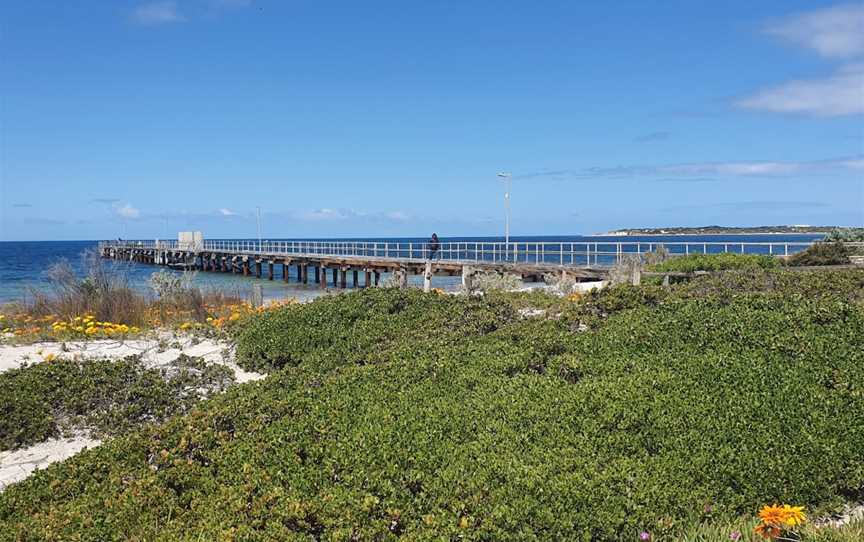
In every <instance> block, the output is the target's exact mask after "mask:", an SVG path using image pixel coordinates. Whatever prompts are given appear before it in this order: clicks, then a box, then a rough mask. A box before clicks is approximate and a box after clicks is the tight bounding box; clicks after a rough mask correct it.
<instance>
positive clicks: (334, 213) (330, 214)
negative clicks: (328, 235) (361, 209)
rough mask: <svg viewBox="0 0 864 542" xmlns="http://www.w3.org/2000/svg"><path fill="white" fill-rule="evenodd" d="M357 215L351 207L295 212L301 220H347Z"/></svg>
mask: <svg viewBox="0 0 864 542" xmlns="http://www.w3.org/2000/svg"><path fill="white" fill-rule="evenodd" d="M356 216H357V212H356V211H353V210H351V209H329V208H323V209H315V210H312V211H299V212H298V213H296V214H295V217H296V218H299V219H301V220H347V219H349V218H354V217H356Z"/></svg>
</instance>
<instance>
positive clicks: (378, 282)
mask: <svg viewBox="0 0 864 542" xmlns="http://www.w3.org/2000/svg"><path fill="white" fill-rule="evenodd" d="M380 283H381V273H380V272H378V271H375V286H378V285H379V284H380Z"/></svg>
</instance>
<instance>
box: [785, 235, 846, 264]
mask: <svg viewBox="0 0 864 542" xmlns="http://www.w3.org/2000/svg"><path fill="white" fill-rule="evenodd" d="M850 254H851V250H850V249H849V248H848V247H847V246H846V245H844V244H843V243H842V242H840V241H831V242H818V243H813V244H812V245H810V246H809V247H807V249H806V250H802V251H801V252H798V253H795V254H793V255H792V256H790V257H789V259H788V260H787V263H788V264H789V265H791V266H807V265H846V264H848V263H849V262H850V260H849V255H850Z"/></svg>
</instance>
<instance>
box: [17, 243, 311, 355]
mask: <svg viewBox="0 0 864 542" xmlns="http://www.w3.org/2000/svg"><path fill="white" fill-rule="evenodd" d="M83 260H84V267H85V276H84V277H83V278H82V277H79V276H78V275H76V273H75V272H74V270H73V269H72V267H71V266H70V265H69V263H68V262H65V261H61V262H58V263H56V264H54V265H52V266H51V268H50V269H49V270H48V272H47V279H48V284H49V287H48V288H47V289H46V290H45V291H33V292H31V295H30V299H29V301H27V302H21V303H12V304H8V305H6V306H2V307H0V333H2V335H0V341H6V342H15V343H28V342H37V341H79V340H85V339H117V340H125V339H129V338H133V337H136V336H139V335H140V334H141V333H143V332H147V331H152V330H155V329H164V328H173V329H176V330H180V331H188V330H197V331H200V332H211V333H219V332H222V331H225V330H227V328H229V327H231V326H232V325H233V324H234V323H235V322H237V321H238V320H240V319H241V318H242V317H244V316H246V315H249V314H252V313H254V312H260V311H264V310H267V309H272V308H276V307H279V306H282V305H284V304H291V303H295V301H294V300H285V301H281V302H277V303H271V304H270V305H268V307H267V308H265V307H253V306H252V305H251V304H250V303H249V302H248V301H245V300H244V299H243V296H241V295H240V294H239V293H237V292H235V293H231V292H225V291H222V290H211V291H202V290H201V289H200V288H198V287H197V286H195V284H194V273H183V274H178V273H172V272H166V271H159V272H156V273H153V275H152V276H151V279H150V286H151V289H152V291H153V295H147V293H146V292H141V291H138V290H135V289H133V288H131V287H130V286H129V284H128V281H127V278H126V275H125V273H123V272H122V270H120V271H118V270H117V269H113V268H111V266H110V265H108V264H106V263H105V262H103V261H102V260H101V259H100V258H99V257H98V255H96V254H94V253H91V252H85V253H84V256H83Z"/></svg>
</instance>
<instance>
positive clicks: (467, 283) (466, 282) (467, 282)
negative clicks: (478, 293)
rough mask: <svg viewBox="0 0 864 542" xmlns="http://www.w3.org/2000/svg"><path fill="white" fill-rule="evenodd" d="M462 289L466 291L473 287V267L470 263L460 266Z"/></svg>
mask: <svg viewBox="0 0 864 542" xmlns="http://www.w3.org/2000/svg"><path fill="white" fill-rule="evenodd" d="M462 289H463V290H465V291H466V292H470V291H471V290H473V289H474V269H472V268H471V266H470V265H463V266H462Z"/></svg>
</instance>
